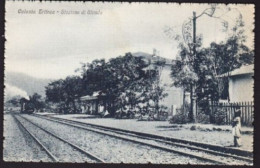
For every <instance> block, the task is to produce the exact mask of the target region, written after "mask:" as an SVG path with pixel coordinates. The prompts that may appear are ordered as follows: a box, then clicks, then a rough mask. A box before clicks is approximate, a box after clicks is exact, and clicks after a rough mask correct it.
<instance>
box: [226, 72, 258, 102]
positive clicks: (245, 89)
mask: <svg viewBox="0 0 260 168" xmlns="http://www.w3.org/2000/svg"><path fill="white" fill-rule="evenodd" d="M253 86H254V80H253V78H252V76H251V75H249V74H246V75H238V76H231V77H230V78H229V97H230V102H245V101H246V102H248V101H253V100H254V99H253V96H254V88H253Z"/></svg>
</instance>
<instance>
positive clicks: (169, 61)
mask: <svg viewBox="0 0 260 168" xmlns="http://www.w3.org/2000/svg"><path fill="white" fill-rule="evenodd" d="M132 55H133V56H134V57H141V58H142V59H143V60H144V61H147V62H148V60H151V63H154V62H156V61H165V63H166V65H171V64H172V63H173V60H172V59H168V58H164V57H161V56H157V55H152V54H148V53H145V52H135V53H132Z"/></svg>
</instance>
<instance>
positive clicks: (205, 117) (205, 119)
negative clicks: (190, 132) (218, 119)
mask: <svg viewBox="0 0 260 168" xmlns="http://www.w3.org/2000/svg"><path fill="white" fill-rule="evenodd" d="M196 119H197V122H198V123H202V124H209V123H210V119H209V115H207V114H204V113H199V114H198V115H197V118H196Z"/></svg>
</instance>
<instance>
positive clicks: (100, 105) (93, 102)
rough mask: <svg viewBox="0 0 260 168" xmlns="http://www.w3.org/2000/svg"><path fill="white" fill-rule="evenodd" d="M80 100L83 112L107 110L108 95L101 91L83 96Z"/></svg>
mask: <svg viewBox="0 0 260 168" xmlns="http://www.w3.org/2000/svg"><path fill="white" fill-rule="evenodd" d="M80 100H81V112H82V113H87V114H93V115H95V114H98V113H102V112H104V111H105V110H106V95H105V94H104V93H102V92H100V91H99V92H94V93H93V94H92V95H86V96H82V97H81V98H80Z"/></svg>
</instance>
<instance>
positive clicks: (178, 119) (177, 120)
mask: <svg viewBox="0 0 260 168" xmlns="http://www.w3.org/2000/svg"><path fill="white" fill-rule="evenodd" d="M189 107H190V104H189V103H187V102H185V103H184V106H183V105H182V106H181V108H180V109H179V110H177V113H176V114H175V115H174V116H173V117H172V118H171V119H170V123H172V124H186V123H189V122H190V118H189V113H188V112H187V110H189Z"/></svg>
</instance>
